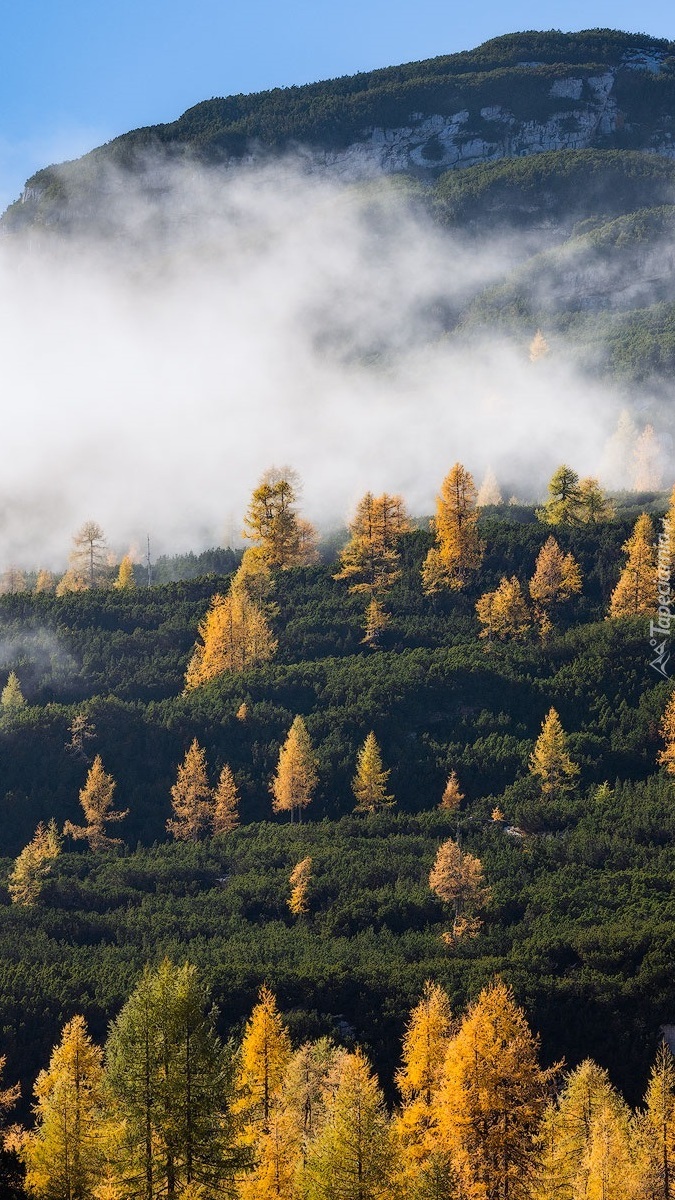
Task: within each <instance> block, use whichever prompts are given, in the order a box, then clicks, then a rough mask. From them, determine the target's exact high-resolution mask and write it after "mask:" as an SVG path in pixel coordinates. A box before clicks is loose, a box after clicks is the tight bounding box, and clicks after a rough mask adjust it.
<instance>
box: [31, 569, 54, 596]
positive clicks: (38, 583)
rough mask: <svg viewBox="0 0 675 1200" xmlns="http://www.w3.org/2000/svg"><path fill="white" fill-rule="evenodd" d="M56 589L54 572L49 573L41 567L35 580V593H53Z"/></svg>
mask: <svg viewBox="0 0 675 1200" xmlns="http://www.w3.org/2000/svg"><path fill="white" fill-rule="evenodd" d="M54 587H55V583H54V576H53V574H52V572H51V571H48V570H47V569H46V568H45V567H41V568H40V570H39V571H38V573H37V578H36V580H35V591H36V592H38V593H40V592H53V591H54Z"/></svg>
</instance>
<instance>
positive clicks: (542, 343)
mask: <svg viewBox="0 0 675 1200" xmlns="http://www.w3.org/2000/svg"><path fill="white" fill-rule="evenodd" d="M550 353H551V350H550V347H549V344H548V342H547V341H546V338H545V337H544V335H543V333H542V332H541V329H538V330H537V332H536V333H535V335H534V337H533V338H532V341H531V342H530V348H529V357H530V362H532V363H533V362H539V360H540V359H542V358H548V356H549V354H550Z"/></svg>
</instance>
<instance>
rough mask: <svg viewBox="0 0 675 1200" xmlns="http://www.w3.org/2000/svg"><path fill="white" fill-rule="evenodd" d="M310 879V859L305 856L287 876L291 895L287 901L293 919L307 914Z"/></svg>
mask: <svg viewBox="0 0 675 1200" xmlns="http://www.w3.org/2000/svg"><path fill="white" fill-rule="evenodd" d="M311 878H312V859H311V858H310V857H309V855H308V856H307V858H303V859H301V860H300V862H299V863H296V864H295V866H294V867H293V870H292V871H291V874H290V876H289V883H290V885H291V895H290V898H289V900H288V907H289V908H290V910H291V912H292V914H293V916H294V917H300V916H303V915H304V914H305V913H308V912H309V885H310V881H311Z"/></svg>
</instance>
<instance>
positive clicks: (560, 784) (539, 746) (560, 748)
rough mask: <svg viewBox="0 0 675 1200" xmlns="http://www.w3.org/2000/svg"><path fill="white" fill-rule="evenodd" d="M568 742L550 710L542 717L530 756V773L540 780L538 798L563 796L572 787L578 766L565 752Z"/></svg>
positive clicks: (558, 720)
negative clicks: (539, 731)
mask: <svg viewBox="0 0 675 1200" xmlns="http://www.w3.org/2000/svg"><path fill="white" fill-rule="evenodd" d="M567 746H568V739H567V734H566V733H565V731H564V729H563V727H562V724H561V722H560V717H559V716H558V714H557V712H556V710H555V709H554V708H551V709H549V712H548V714H547V716H546V717H545V718H544V721H543V724H542V727H541V733H540V734H539V737H538V738H537V741H536V742H535V746H534V750H533V751H532V754H531V756H530V774H531V775H534V776H536V777H537V778H538V779H539V780H540V786H541V791H542V795H544V796H548V797H551V796H556V795H561V794H562V795H564V794H565V792H569V791H571V789H572V788H573V787H574V786H575V782H576V779H577V777H578V775H579V767H578V766H577V764H576V763H575V762H573V761H572V759H571V758H570V755H569V752H568V748H567Z"/></svg>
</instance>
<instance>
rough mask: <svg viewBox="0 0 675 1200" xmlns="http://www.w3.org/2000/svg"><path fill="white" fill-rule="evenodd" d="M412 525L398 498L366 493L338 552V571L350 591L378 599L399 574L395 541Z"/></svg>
mask: <svg viewBox="0 0 675 1200" xmlns="http://www.w3.org/2000/svg"><path fill="white" fill-rule="evenodd" d="M411 528H412V526H411V523H410V518H409V517H408V514H407V512H406V508H405V504H404V503H403V499H402V498H401V496H390V495H389V494H388V493H387V492H384V493H383V495H381V496H374V495H373V494H372V492H366V494H365V496H364V497H363V499H362V500H360V501H359V503H358V505H357V507H356V513H355V515H354V518H353V520H352V521H351V522H350V524H349V533H350V537H349V541H348V542H347V543H346V545H345V546H343V548H342V550H341V551H340V570H339V571H338V572H337V574H335V575H334V576H333V578H334V579H338V580H344V581H345V582H346V583H348V584H349V590H350V591H351V592H367V593H369V594H370V595H371V596H379V595H381V594H382V593H383V592H385V591H386V590H387V589H388V588H390V587H391V585H392V584H393V583H395V582H396V580H397V579H398V578H399V576H400V574H401V555H400V551H399V540H400V538H401V537H402V535H403V534H404V533H408V532H409V531H410V530H411Z"/></svg>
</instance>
